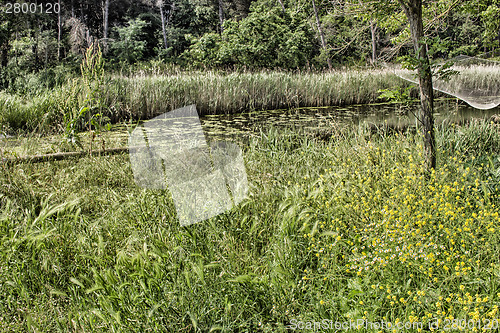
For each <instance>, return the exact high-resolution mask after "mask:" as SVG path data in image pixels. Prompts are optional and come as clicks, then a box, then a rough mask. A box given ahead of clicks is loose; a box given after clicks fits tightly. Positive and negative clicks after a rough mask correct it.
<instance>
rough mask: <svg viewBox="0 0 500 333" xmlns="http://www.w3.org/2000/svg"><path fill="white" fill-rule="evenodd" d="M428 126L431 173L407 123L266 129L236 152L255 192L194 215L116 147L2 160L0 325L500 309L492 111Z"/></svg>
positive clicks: (252, 326) (108, 327) (65, 326)
mask: <svg viewBox="0 0 500 333" xmlns="http://www.w3.org/2000/svg"><path fill="white" fill-rule="evenodd" d="M437 137H438V142H439V154H440V155H439V157H438V160H439V166H438V169H437V170H436V172H435V173H434V174H433V176H432V177H431V178H430V179H428V178H426V177H423V171H422V170H421V168H420V165H421V164H422V155H421V152H422V147H421V146H419V142H420V138H419V137H418V136H416V135H414V134H409V133H408V134H405V135H401V134H397V135H384V134H371V131H370V130H369V129H368V128H365V127H345V128H341V127H339V128H337V129H336V131H335V133H334V135H333V136H332V138H331V139H330V141H327V142H324V141H318V140H315V139H311V138H309V137H308V136H303V135H300V134H297V133H293V132H290V131H285V132H277V131H276V130H270V131H268V132H265V133H262V134H261V135H260V136H259V137H257V138H253V139H252V140H251V141H250V144H249V146H247V147H246V148H245V150H244V159H245V163H246V167H247V173H248V176H249V181H250V183H251V190H250V194H249V198H248V199H246V200H245V201H244V202H243V203H241V204H240V205H239V206H238V207H236V208H234V209H233V210H232V211H230V212H227V213H225V214H222V215H219V216H217V217H214V218H212V219H210V220H207V221H204V222H201V223H198V224H196V225H193V226H190V227H180V226H179V224H178V222H177V221H176V218H175V209H174V205H173V201H172V199H171V197H170V195H169V192H168V191H161V190H142V189H140V188H137V187H136V186H135V185H134V183H133V176H132V172H131V169H130V166H129V163H128V159H127V156H126V155H123V156H108V157H89V158H83V159H79V160H73V161H59V162H55V163H51V164H33V165H30V164H22V165H18V166H15V167H6V166H4V165H1V166H0V167H1V168H3V169H2V171H1V172H0V183H1V184H2V185H1V186H0V207H1V209H0V237H1V239H2V241H1V243H0V299H1V300H2V301H1V302H0V329H1V330H2V331H5V332H16V331H17V332H25V331H37V332H42V331H47V332H49V331H50V332H54V331H60V332H67V331H82V332H83V331H85V332H87V331H92V332H94V331H95V332H109V331H124V332H132V331H137V332H143V331H166V332H179V331H183V332H208V331H212V332H218V331H221V332H230V331H238V332H271V331H285V329H286V327H287V326H288V325H290V324H291V320H292V319H296V320H303V321H308V320H320V319H331V320H334V321H335V320H338V321H346V320H348V319H353V320H355V319H361V318H363V317H365V318H367V319H370V320H372V321H376V320H379V321H381V320H384V321H392V322H396V320H400V321H409V320H418V321H429V320H430V318H432V317H437V318H440V319H442V320H445V317H446V318H462V317H464V318H476V317H477V318H479V319H481V320H482V319H491V318H498V306H499V305H500V294H499V292H500V284H499V282H498V279H497V277H496V275H497V274H498V270H499V269H500V266H499V265H500V263H499V261H498V253H499V251H500V248H499V244H500V243H499V239H498V235H499V233H498V230H497V229H498V222H500V220H499V207H500V206H499V205H500V198H499V195H500V188H498V186H497V187H495V186H494V185H495V184H498V183H499V181H500V158H499V156H500V148H499V147H500V134H499V128H498V125H493V124H489V123H484V122H482V123H471V124H469V125H465V126H456V127H444V126H443V127H439V128H438V131H437ZM484 138H488V141H487V144H484V145H481V146H479V145H478V143H480V141H481V140H482V139H484ZM472 152H473V153H472ZM417 229H418V230H417ZM396 247H399V248H400V251H399V252H401V253H402V254H404V255H405V256H406V255H408V256H409V257H408V258H407V259H406V260H405V261H401V256H398V252H397V249H396ZM389 250H390V251H389ZM420 250H422V251H421V252H419V251H420ZM395 251H396V252H395ZM393 254H396V256H395V257H394V256H393ZM411 255H416V256H417V257H418V258H413V257H411ZM423 255H425V256H426V257H425V258H424V257H423ZM375 257H377V258H380V259H381V260H382V259H383V260H384V262H382V261H380V260H374V258H375ZM448 258H449V259H448ZM443 262H444V263H443ZM365 267H367V268H368V269H365ZM447 268H448V269H447ZM457 272H458V274H456V273H457ZM448 299H449V300H448ZM465 308H467V309H466V310H465ZM450 316H452V317H450ZM482 324H484V321H483V322H482ZM363 331H364V330H363V329H360V330H359V332H363Z"/></svg>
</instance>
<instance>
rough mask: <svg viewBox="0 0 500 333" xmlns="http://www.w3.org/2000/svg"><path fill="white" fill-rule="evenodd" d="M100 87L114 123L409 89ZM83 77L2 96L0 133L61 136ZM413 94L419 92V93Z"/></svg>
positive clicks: (301, 82) (151, 78) (382, 76)
mask: <svg viewBox="0 0 500 333" xmlns="http://www.w3.org/2000/svg"><path fill="white" fill-rule="evenodd" d="M100 82H101V83H100V86H98V87H94V89H95V92H96V96H94V97H93V98H95V99H97V98H98V99H99V100H100V106H99V110H98V111H99V112H100V114H101V115H102V116H103V117H106V118H107V119H108V120H109V121H110V122H111V123H117V122H120V121H124V120H128V119H133V120H139V119H140V120H146V119H150V118H152V117H155V116H157V115H159V114H162V113H164V112H168V111H171V110H174V109H176V108H179V107H183V106H185V105H190V104H196V107H197V109H198V112H199V113H200V115H208V114H225V113H238V112H243V111H257V110H271V109H285V108H293V107H320V106H345V105H352V104H369V103H375V102H380V101H381V100H380V99H379V96H380V95H381V92H380V90H387V89H395V88H396V87H400V88H399V89H404V88H406V87H408V86H410V84H409V83H407V82H406V81H404V80H402V79H400V78H398V77H397V76H396V75H394V74H393V73H392V72H390V71H388V70H344V71H331V72H323V73H306V72H303V73H292V72H284V71H267V72H242V73H237V72H235V73H221V72H215V71H213V72H211V71H208V72H177V73H174V74H171V75H155V74H144V73H142V74H135V75H109V74H105V75H104V77H103V78H102V80H101V81H100ZM84 86H85V84H84V82H83V80H82V79H80V78H77V79H72V80H69V81H68V84H66V85H63V86H61V87H56V88H54V89H51V90H45V91H43V92H42V93H39V94H33V95H28V96H24V97H22V96H19V95H11V94H7V93H0V129H2V128H3V131H5V132H9V131H16V130H23V131H27V132H31V131H38V132H61V131H63V130H64V126H65V121H67V119H69V118H72V117H75V115H76V114H78V112H79V110H81V108H82V107H83V106H84V105H85V103H86V99H87V98H88V91H86V90H85V88H84ZM413 95H414V96H415V95H416V89H414V92H413Z"/></svg>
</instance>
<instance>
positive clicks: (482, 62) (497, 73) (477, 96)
mask: <svg viewBox="0 0 500 333" xmlns="http://www.w3.org/2000/svg"><path fill="white" fill-rule="evenodd" d="M450 62H451V63H452V64H453V65H452V66H451V67H450V68H449V69H450V70H453V71H455V74H453V75H451V76H449V78H448V79H440V78H435V77H434V78H433V88H434V89H436V90H438V91H441V92H444V93H446V94H449V95H452V96H455V97H457V98H459V99H461V100H463V101H465V102H466V103H468V104H469V105H471V106H473V107H475V108H477V109H483V110H486V109H492V108H494V107H497V106H498V105H500V62H498V61H492V60H486V59H480V58H475V57H468V56H458V57H455V58H453V59H451V60H450ZM443 65H444V63H443V64H441V66H443ZM395 74H396V75H397V76H399V77H401V78H403V79H405V80H407V81H410V82H413V83H416V84H418V76H417V74H416V71H410V70H406V69H396V70H395Z"/></svg>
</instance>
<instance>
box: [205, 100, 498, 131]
mask: <svg viewBox="0 0 500 333" xmlns="http://www.w3.org/2000/svg"><path fill="white" fill-rule="evenodd" d="M434 109H435V113H434V116H435V121H436V124H439V123H441V122H443V121H447V122H450V123H460V122H463V121H466V120H469V119H472V118H484V119H488V118H490V117H491V116H493V115H500V107H496V108H494V109H490V110H479V109H475V108H473V107H471V106H469V105H467V104H465V103H463V102H457V100H456V99H443V100H436V101H435V105H434ZM418 110H419V103H413V104H411V105H410V106H404V105H399V104H375V105H373V104H372V105H353V106H347V107H318V108H299V109H289V110H270V111H255V112H249V113H240V114H234V115H208V116H204V117H201V124H202V127H203V129H204V131H205V133H207V135H208V136H209V137H224V138H228V137H241V136H243V137H245V136H249V135H252V134H256V133H259V132H260V130H261V129H262V130H264V131H265V130H266V128H269V127H271V126H274V127H278V128H279V127H290V128H294V129H300V130H305V131H322V130H329V129H332V126H333V125H334V124H338V123H339V122H340V123H351V124H362V123H366V124H369V125H376V126H378V125H383V124H386V125H388V126H392V127H407V126H416V124H417V119H416V118H415V114H418Z"/></svg>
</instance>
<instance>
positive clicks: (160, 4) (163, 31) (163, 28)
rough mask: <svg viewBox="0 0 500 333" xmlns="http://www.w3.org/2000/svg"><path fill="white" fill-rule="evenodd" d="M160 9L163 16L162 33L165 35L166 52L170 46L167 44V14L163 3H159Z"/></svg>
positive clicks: (164, 45)
mask: <svg viewBox="0 0 500 333" xmlns="http://www.w3.org/2000/svg"><path fill="white" fill-rule="evenodd" d="M159 7H160V16H161V31H162V34H163V47H164V48H165V50H166V49H167V48H168V44H167V29H166V24H165V12H164V11H163V2H161V3H159Z"/></svg>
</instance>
